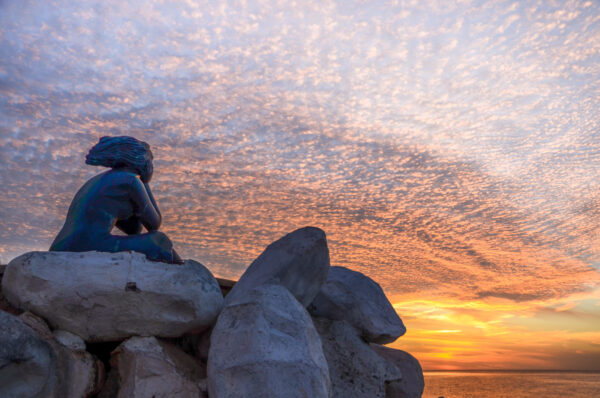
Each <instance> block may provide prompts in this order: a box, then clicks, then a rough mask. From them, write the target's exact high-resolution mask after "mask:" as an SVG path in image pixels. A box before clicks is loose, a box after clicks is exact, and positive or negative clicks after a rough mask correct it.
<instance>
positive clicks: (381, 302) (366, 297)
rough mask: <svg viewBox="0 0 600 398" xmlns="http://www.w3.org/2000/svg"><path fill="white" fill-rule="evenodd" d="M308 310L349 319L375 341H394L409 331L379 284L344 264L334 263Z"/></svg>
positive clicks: (326, 315) (322, 316) (317, 313)
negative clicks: (340, 265)
mask: <svg viewBox="0 0 600 398" xmlns="http://www.w3.org/2000/svg"><path fill="white" fill-rule="evenodd" d="M308 310H309V311H310V313H311V314H312V315H313V316H316V317H321V318H327V319H332V320H345V321H348V323H350V324H351V325H352V326H354V327H355V328H356V329H357V330H358V331H359V332H360V334H361V336H362V337H363V338H364V339H365V340H367V341H369V342H373V343H380V344H386V343H391V342H393V341H394V340H396V339H397V338H398V337H400V336H402V335H403V334H404V333H406V328H405V327H404V324H403V323H402V320H401V319H400V317H399V316H398V314H397V313H396V311H395V310H394V307H392V304H391V303H390V302H389V301H388V299H387V297H386V296H385V293H384V292H383V290H382V289H381V287H380V286H379V284H377V283H376V282H375V281H373V280H372V279H371V278H369V277H367V276H365V275H363V274H361V273H360V272H356V271H352V270H349V269H347V268H344V267H331V270H330V271H329V276H328V277H327V282H325V284H324V285H323V287H322V288H321V290H320V291H319V294H317V296H316V297H315V299H314V300H313V302H312V303H311V305H310V306H309V307H308Z"/></svg>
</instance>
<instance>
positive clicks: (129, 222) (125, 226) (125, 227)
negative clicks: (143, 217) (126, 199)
mask: <svg viewBox="0 0 600 398" xmlns="http://www.w3.org/2000/svg"><path fill="white" fill-rule="evenodd" d="M115 226H116V227H117V228H119V229H120V230H121V231H123V232H125V233H126V234H127V235H137V234H139V233H141V232H142V222H141V221H140V219H139V218H137V217H136V216H135V215H133V216H131V217H129V218H128V219H126V220H119V221H117V223H116V224H115Z"/></svg>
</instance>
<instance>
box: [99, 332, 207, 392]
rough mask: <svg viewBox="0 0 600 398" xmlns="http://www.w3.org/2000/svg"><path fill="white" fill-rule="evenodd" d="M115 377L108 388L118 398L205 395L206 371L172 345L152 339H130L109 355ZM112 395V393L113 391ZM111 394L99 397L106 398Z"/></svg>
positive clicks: (196, 361)
mask: <svg viewBox="0 0 600 398" xmlns="http://www.w3.org/2000/svg"><path fill="white" fill-rule="evenodd" d="M111 365H112V366H113V370H111V372H116V375H118V377H114V376H115V374H113V377H112V382H113V383H115V381H116V384H117V385H116V386H115V385H113V386H109V388H112V389H113V391H114V390H118V393H117V394H116V396H117V397H119V398H169V397H178V398H200V397H203V396H205V392H206V385H205V380H206V368H205V367H203V366H202V364H201V363H200V362H199V361H198V360H196V359H195V358H193V357H191V356H190V355H187V354H186V353H184V352H183V351H181V350H179V349H178V348H177V347H175V346H174V345H172V344H169V343H166V342H164V341H161V340H159V339H156V338H154V337H132V338H130V339H129V340H127V341H125V342H123V343H122V344H121V345H120V346H119V347H118V348H117V349H116V350H115V351H113V353H112V357H111ZM113 393H114V392H113ZM109 395H110V394H102V393H101V394H100V396H109Z"/></svg>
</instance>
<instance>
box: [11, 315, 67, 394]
mask: <svg viewBox="0 0 600 398" xmlns="http://www.w3.org/2000/svg"><path fill="white" fill-rule="evenodd" d="M56 383H57V375H56V355H55V353H54V351H53V350H52V347H51V346H50V344H48V342H46V341H45V340H44V339H43V338H41V337H40V336H38V335H37V333H35V332H34V331H33V330H32V329H31V328H30V327H29V326H27V325H26V324H25V323H24V322H23V321H22V320H21V319H19V318H18V317H16V316H14V315H12V314H9V313H7V312H4V311H0V396H2V397H19V396H21V397H35V396H40V397H46V396H51V394H52V392H53V391H54V388H55V386H56Z"/></svg>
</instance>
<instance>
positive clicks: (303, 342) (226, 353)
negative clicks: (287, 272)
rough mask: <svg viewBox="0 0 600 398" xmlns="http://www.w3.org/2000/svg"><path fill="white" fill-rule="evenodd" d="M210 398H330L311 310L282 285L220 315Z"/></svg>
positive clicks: (211, 366) (267, 287)
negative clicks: (310, 313)
mask: <svg viewBox="0 0 600 398" xmlns="http://www.w3.org/2000/svg"><path fill="white" fill-rule="evenodd" d="M207 381H208V393H209V396H210V397H211V398H234V397H235V398H255V397H277V398H292V397H294V398H296V397H298V398H300V397H311V398H320V397H329V390H330V381H329V370H328V368H327V362H326V360H325V357H324V355H323V350H322V347H321V340H320V339H319V335H318V334H317V331H316V330H315V327H314V325H313V323H312V321H311V319H310V316H309V315H308V312H307V311H306V309H305V308H304V307H303V306H302V305H301V304H300V303H298V301H297V300H296V299H295V298H294V297H293V296H292V295H291V294H290V293H289V291H288V290H286V289H285V288H283V287H282V286H279V285H262V286H260V287H257V288H255V289H254V290H252V291H250V292H248V293H247V294H246V295H244V296H242V297H239V298H238V299H237V300H235V301H232V302H230V303H229V304H228V305H227V306H226V307H225V308H224V309H223V311H222V312H221V315H219V319H218V320H217V324H216V325H215V327H214V329H213V332H212V336H211V343H210V350H209V354H208V379H207Z"/></svg>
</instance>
